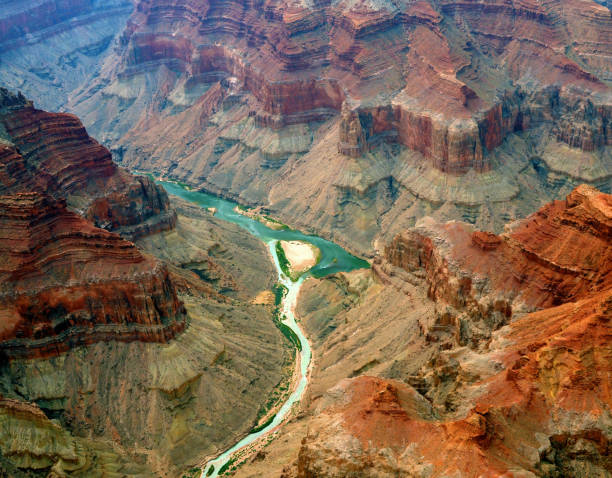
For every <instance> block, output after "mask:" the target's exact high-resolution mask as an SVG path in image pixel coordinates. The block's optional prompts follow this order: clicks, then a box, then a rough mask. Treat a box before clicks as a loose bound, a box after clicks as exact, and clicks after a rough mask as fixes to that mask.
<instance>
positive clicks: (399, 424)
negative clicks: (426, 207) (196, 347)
mask: <svg viewBox="0 0 612 478" xmlns="http://www.w3.org/2000/svg"><path fill="white" fill-rule="evenodd" d="M424 229H425V227H423V226H422V227H421V228H420V230H421V234H419V233H413V234H404V235H401V236H399V237H397V238H396V239H395V240H394V241H393V243H392V244H391V245H390V246H389V247H388V248H387V250H386V258H387V260H388V261H390V262H392V263H393V264H395V265H397V266H398V267H401V268H403V269H405V270H409V271H416V272H418V270H422V269H424V270H425V274H426V280H427V282H428V283H429V285H430V292H431V294H432V297H434V298H435V299H436V300H437V301H438V302H441V301H445V300H446V301H452V302H453V305H454V306H455V307H457V308H460V309H463V310H468V311H469V309H470V307H471V306H472V305H474V304H476V303H477V301H476V300H473V299H474V298H476V299H479V297H477V296H478V294H477V292H476V291H474V290H472V279H474V278H475V277H476V275H477V274H481V275H484V276H485V277H486V278H487V281H488V287H490V288H491V289H493V290H494V291H495V292H496V293H498V294H501V295H503V294H506V296H508V295H510V294H517V295H518V296H519V297H522V298H523V300H525V301H528V302H531V303H532V304H538V305H539V306H542V307H545V308H544V309H543V310H539V311H535V312H532V313H530V314H527V315H523V316H522V317H520V318H518V319H517V320H514V321H513V322H511V323H510V324H509V325H508V326H507V327H505V328H503V329H501V330H498V331H496V332H493V334H492V335H491V339H490V340H487V346H486V347H484V348H483V349H481V350H480V352H479V353H475V352H474V351H470V352H469V353H465V348H463V349H452V348H451V349H449V350H448V352H447V355H446V356H445V357H446V362H445V361H444V360H443V357H442V355H444V353H445V352H441V353H440V355H438V359H439V360H432V361H431V362H430V363H428V364H427V365H426V366H425V367H424V373H426V372H429V373H431V372H434V377H435V380H434V382H433V383H430V387H431V388H432V389H435V390H437V391H436V392H435V393H439V394H442V395H443V396H444V395H445V394H448V390H449V389H454V390H455V392H454V393H455V395H454V396H453V398H452V401H453V402H454V403H456V404H459V405H460V407H459V409H458V410H457V409H454V411H452V412H449V413H446V414H444V413H443V414H440V413H439V410H438V413H437V414H436V413H434V412H433V411H432V408H431V405H430V402H429V401H427V400H425V399H424V397H423V396H421V395H420V394H419V393H417V392H416V391H415V390H414V389H412V388H411V387H409V386H407V385H406V384H404V383H400V382H396V381H392V380H386V379H382V378H374V377H366V376H362V377H358V378H355V379H347V380H344V381H342V382H341V383H340V384H339V385H338V386H337V387H335V388H334V389H332V390H330V392H329V393H328V396H327V397H325V398H324V399H323V400H322V401H321V402H320V403H321V405H319V409H318V411H317V412H318V413H317V416H316V417H315V418H313V419H312V421H311V422H310V424H309V427H308V428H309V432H308V436H307V437H306V438H305V439H304V440H303V442H302V447H301V449H300V453H299V459H298V476H300V477H314V476H317V477H332V476H349V475H359V476H364V477H370V476H371V477H374V476H398V475H400V476H403V475H406V476H421V475H423V474H426V476H432V477H438V476H460V477H477V476H523V475H525V474H529V473H532V474H535V475H536V476H608V475H609V474H610V473H612V461H610V438H609V432H610V429H611V428H610V427H611V423H610V418H609V417H610V412H611V411H612V391H611V389H610V380H609V376H610V374H611V373H612V262H611V259H612V196H610V195H607V194H602V193H600V192H598V191H597V190H594V189H593V188H589V187H584V186H583V187H580V188H578V189H576V190H574V191H573V192H572V193H571V194H570V195H569V196H568V197H567V200H566V201H558V202H555V203H552V204H549V205H547V206H545V207H544V208H542V209H541V210H540V211H538V212H537V213H536V214H534V215H532V216H530V217H529V218H527V219H526V220H524V221H522V222H520V223H519V224H517V225H514V227H512V228H511V230H510V231H509V232H507V233H506V234H504V235H502V236H501V237H498V236H495V235H493V234H485V233H479V232H476V233H470V231H469V229H468V228H465V227H460V225H459V224H457V223H454V224H447V225H446V226H444V227H437V228H436V227H434V226H432V225H429V226H428V228H427V229H428V230H429V234H427V235H423V234H422V231H423V230H424ZM443 237H446V238H447V239H446V240H443ZM380 267H381V266H379V268H380ZM379 274H380V275H381V277H384V272H383V271H382V270H380V269H379ZM444 284H446V287H444ZM480 287H481V288H482V284H481V285H480ZM458 299H463V300H458ZM559 303H561V305H556V304H559ZM472 320H474V321H475V322H476V321H478V320H479V319H478V317H476V316H473V317H472ZM424 353H426V351H424ZM450 357H452V359H453V360H454V362H453V365H451V363H450V362H449V361H448V360H450ZM436 364H438V365H440V364H441V365H442V368H440V369H439V370H437V371H436V370H435V368H436ZM445 364H446V365H445ZM444 366H446V368H444ZM430 369H434V370H430ZM457 369H458V370H460V371H463V372H466V371H468V370H469V371H470V373H463V374H462V376H461V377H459V376H458V375H457V371H456V370H457ZM454 381H458V385H459V388H454V385H453V382H454ZM455 385H456V384H455ZM431 392H432V390H430V391H429V392H428V396H430V395H431ZM448 400H450V397H449V398H448ZM530 476H531V475H530Z"/></svg>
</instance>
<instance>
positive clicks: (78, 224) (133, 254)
mask: <svg viewBox="0 0 612 478" xmlns="http://www.w3.org/2000/svg"><path fill="white" fill-rule="evenodd" d="M0 222H1V224H2V238H1V241H0V256H1V257H2V258H3V260H2V262H3V267H2V270H1V275H2V291H1V298H0V304H1V306H0V308H1V312H0V316H1V317H2V318H3V321H2V322H3V323H2V334H0V351H1V352H2V354H3V355H4V357H32V356H34V357H40V356H44V355H57V354H59V353H61V352H65V351H66V350H69V349H71V348H73V347H78V346H79V345H83V344H90V343H94V342H98V341H103V340H126V341H131V340H141V341H155V342H167V341H168V340H170V339H171V338H172V337H174V336H175V335H176V334H177V333H178V332H180V331H182V330H183V329H184V327H185V311H184V307H183V305H182V304H181V302H180V301H179V299H178V297H177V293H176V290H175V288H174V285H173V284H172V282H171V280H170V277H169V274H168V270H167V269H166V268H165V266H163V265H162V264H161V263H159V262H158V261H155V260H154V259H153V258H151V257H147V256H144V255H142V254H141V253H140V251H138V249H136V247H135V246H134V244H132V243H130V242H127V241H126V240H124V239H121V238H120V237H119V236H118V235H116V234H114V233H111V232H107V231H104V230H102V229H98V228H96V227H94V226H93V225H92V224H91V223H89V222H87V221H86V220H85V219H83V218H82V217H80V216H78V215H77V214H75V213H72V212H69V211H68V210H67V209H66V206H65V203H64V202H62V201H58V200H55V199H52V198H49V197H48V196H44V195H42V194H40V193H35V192H33V193H17V194H15V195H6V196H0Z"/></svg>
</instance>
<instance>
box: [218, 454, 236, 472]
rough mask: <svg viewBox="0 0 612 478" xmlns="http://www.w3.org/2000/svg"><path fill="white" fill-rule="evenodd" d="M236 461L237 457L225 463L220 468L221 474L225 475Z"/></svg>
mask: <svg viewBox="0 0 612 478" xmlns="http://www.w3.org/2000/svg"><path fill="white" fill-rule="evenodd" d="M235 461H236V459H235V458H230V459H229V460H228V462H227V463H226V464H225V465H223V466H222V467H221V468H219V475H223V474H224V473H225V472H226V471H227V470H229V467H230V466H232V465H233V464H234V462H235Z"/></svg>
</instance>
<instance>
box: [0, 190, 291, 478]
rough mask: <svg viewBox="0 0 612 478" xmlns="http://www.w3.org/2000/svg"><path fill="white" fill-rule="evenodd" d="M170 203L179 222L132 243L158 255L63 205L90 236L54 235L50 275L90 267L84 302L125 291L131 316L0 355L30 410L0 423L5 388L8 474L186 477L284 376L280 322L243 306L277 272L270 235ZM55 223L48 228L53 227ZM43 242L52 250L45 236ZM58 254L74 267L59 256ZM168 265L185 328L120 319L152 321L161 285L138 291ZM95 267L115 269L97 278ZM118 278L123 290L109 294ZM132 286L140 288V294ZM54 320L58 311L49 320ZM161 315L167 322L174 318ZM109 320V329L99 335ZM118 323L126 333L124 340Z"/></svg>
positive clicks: (8, 383) (240, 427) (5, 376)
mask: <svg viewBox="0 0 612 478" xmlns="http://www.w3.org/2000/svg"><path fill="white" fill-rule="evenodd" d="M174 205H175V206H176V207H177V209H178V210H179V218H178V221H177V225H176V227H175V228H174V229H173V230H169V231H163V232H159V233H156V234H152V235H149V236H145V237H142V238H140V239H139V240H138V242H137V243H138V247H139V248H141V249H143V250H147V251H150V252H155V254H157V255H158V257H159V260H163V261H164V264H165V265H164V266H161V265H160V264H159V262H158V261H157V260H154V259H152V258H151V257H150V256H148V255H145V254H143V253H140V252H138V250H136V249H135V248H134V246H133V245H132V244H131V243H127V242H126V241H124V240H122V239H120V238H119V237H118V236H116V235H115V234H113V233H109V232H106V231H103V230H100V229H96V228H94V227H93V226H92V225H91V224H89V225H86V226H83V227H82V225H80V222H84V221H83V220H82V219H81V218H79V217H78V216H75V215H73V214H72V213H67V212H65V210H64V216H67V218H68V219H69V220H70V221H71V223H70V224H71V225H73V226H75V227H78V228H79V229H78V231H83V232H85V233H86V235H84V234H80V235H79V234H71V235H68V236H67V235H66V234H62V235H61V236H60V235H59V234H57V235H56V236H57V237H58V241H59V243H60V245H61V251H63V254H60V253H58V254H54V255H53V256H51V257H48V256H47V262H49V261H51V262H50V263H51V264H52V265H53V269H52V270H51V267H47V269H46V270H47V271H48V272H50V273H52V274H53V275H52V277H50V278H48V279H45V280H48V281H52V280H59V279H60V276H61V275H62V274H63V275H64V276H66V275H72V277H80V278H85V279H88V278H91V277H93V278H94V282H93V283H89V284H88V290H89V291H91V296H92V297H91V299H92V300H91V302H93V305H95V304H96V303H97V304H100V306H99V307H93V308H92V310H93V312H95V313H97V312H98V311H99V310H104V311H108V312H109V314H112V313H114V312H115V311H117V312H119V308H120V307H123V306H124V305H125V302H124V301H127V302H128V303H127V305H128V306H130V309H129V311H128V312H129V315H126V316H125V320H124V322H125V323H116V324H115V323H114V324H102V325H100V326H99V327H98V328H93V327H92V328H86V329H85V330H79V333H80V334H81V335H82V336H83V337H87V334H88V333H89V334H91V335H92V336H93V334H97V335H96V339H97V340H96V341H94V343H91V344H88V346H86V347H77V346H75V345H77V344H78V343H82V341H80V342H79V341H78V340H74V339H73V340H71V342H70V345H71V346H70V348H69V349H68V350H66V351H65V352H64V353H61V354H59V355H58V354H46V356H45V357H36V358H34V359H33V358H19V357H12V358H11V360H2V361H0V395H3V396H4V397H5V398H6V399H10V400H13V401H15V402H17V404H18V405H19V406H20V407H21V408H22V409H25V410H32V411H33V412H37V413H29V414H22V415H21V416H20V419H14V418H13V417H12V416H9V417H8V418H6V420H5V415H4V409H3V407H4V402H3V400H2V399H0V422H1V424H2V426H0V453H1V456H0V469H3V467H5V466H6V468H7V469H8V470H9V476H16V477H18V478H19V477H21V476H22V475H20V474H12V473H11V471H12V469H11V468H10V466H12V467H15V468H16V466H19V467H21V469H22V470H23V474H24V475H23V476H31V475H34V474H36V473H38V474H45V475H46V474H49V473H51V472H54V473H56V474H58V475H60V476H61V475H62V474H68V475H75V476H100V475H104V476H109V477H116V478H119V477H122V476H123V477H125V476H134V477H142V476H183V475H184V474H189V473H188V470H189V471H191V470H192V469H193V468H194V466H197V465H199V464H200V463H201V462H202V461H203V460H205V458H206V457H207V456H209V455H216V454H218V453H220V452H221V451H222V449H224V448H226V447H229V446H231V444H232V443H234V442H236V441H237V440H239V439H240V438H241V437H242V436H243V435H244V434H245V433H247V432H248V430H250V428H252V427H253V426H254V423H255V422H256V421H257V419H258V417H257V415H258V411H259V410H260V408H261V407H263V406H264V405H265V402H266V401H267V400H268V398H269V396H270V394H271V393H272V391H273V390H274V388H275V387H277V386H278V384H279V382H280V381H281V380H283V383H285V381H286V380H288V377H289V376H290V374H291V370H292V365H293V352H292V349H291V348H290V343H289V342H288V341H287V340H286V339H285V338H284V336H283V335H282V334H281V333H280V332H279V331H278V329H277V328H276V327H275V325H274V323H273V321H272V320H271V310H270V308H268V307H265V306H261V305H252V304H251V303H250V302H251V300H252V299H253V297H255V296H256V295H257V294H258V293H260V292H261V291H262V290H264V289H267V288H269V287H270V286H271V285H272V284H273V281H274V269H273V265H272V264H271V262H270V261H269V259H268V256H267V253H266V248H265V245H264V244H263V243H261V241H259V240H258V239H256V238H254V237H253V236H251V235H250V234H249V233H248V232H246V231H244V230H242V229H241V228H239V227H238V226H236V225H234V224H231V223H227V222H225V221H222V220H219V219H216V218H215V217H213V216H212V215H211V214H210V213H209V212H208V211H206V210H203V209H201V208H199V207H197V206H193V205H189V204H186V203H182V202H176V203H174ZM64 216H61V217H62V218H63V217H64ZM59 222H60V221H59V220H57V219H56V220H55V221H52V222H51V224H50V226H52V227H54V228H55V229H56V230H57V229H59V228H60V227H59V226H60V224H59ZM65 223H66V220H65V219H62V224H64V225H65ZM40 229H41V228H39V229H38V231H39V232H40ZM2 230H4V227H3V228H2ZM82 242H87V243H89V244H91V248H90V249H88V248H87V247H85V246H82V245H81V243H82ZM113 244H114V247H111V246H113ZM12 245H14V243H13V244H12ZM96 246H104V247H96ZM40 249H41V251H42V252H43V253H46V252H47V251H56V252H57V250H56V249H55V248H53V247H52V245H45V246H43V247H41V248H40ZM61 251H60V252H61ZM11 257H12V256H11ZM22 257H26V258H27V257H30V256H29V255H28V254H22ZM55 257H57V260H55V261H53V258H55ZM96 258H98V262H96V260H97V259H96ZM67 259H72V262H73V263H74V267H73V268H70V269H68V268H67V267H64V264H63V261H64V260H67ZM85 259H87V260H88V263H89V262H91V263H92V266H91V268H90V267H87V266H82V263H81V262H80V260H85ZM100 263H102V264H100ZM38 264H40V261H39V263H38ZM43 266H44V263H43V264H42V265H41V267H43ZM145 266H147V267H148V268H151V267H152V268H153V270H150V274H149V275H147V273H144V274H140V275H136V277H135V279H134V280H137V281H138V282H135V283H132V282H131V281H130V277H129V276H128V277H127V278H126V277H124V276H126V275H127V274H128V273H130V271H132V272H135V273H136V274H138V273H140V272H142V271H141V269H144V268H145ZM109 269H110V270H109ZM166 269H167V270H168V271H169V273H170V278H171V281H172V284H173V290H176V294H178V297H179V298H180V300H181V302H182V303H184V307H185V309H186V310H187V317H188V320H187V323H186V327H185V330H184V331H183V332H182V333H180V334H177V335H176V336H174V337H173V339H172V340H166V341H161V342H158V341H157V340H156V335H155V334H157V333H160V332H161V331H160V330H159V328H158V327H156V325H155V324H154V323H151V324H147V325H139V324H131V323H129V321H130V320H132V319H135V318H136V317H137V316H139V317H144V315H145V314H150V315H151V322H153V319H154V317H155V315H156V314H157V312H156V308H155V305H156V304H155V301H156V300H157V298H158V296H159V295H160V294H161V293H162V291H161V289H158V290H152V291H150V290H144V289H145V288H146V287H148V284H149V283H150V280H149V279H148V277H149V276H150V277H152V278H153V279H154V276H155V274H157V275H158V276H159V278H160V282H163V278H164V276H163V275H162V274H161V272H162V271H164V270H166ZM139 271H140V272H139ZM155 271H157V272H155ZM100 274H104V275H106V276H108V277H111V278H114V280H113V281H111V282H108V281H107V282H105V281H103V280H101V279H100ZM96 277H97V279H96ZM40 280H42V279H41V278H40V276H38V275H36V274H34V275H32V274H31V275H30V276H28V279H27V284H25V285H28V286H29V285H33V286H36V285H37V284H39V282H40ZM24 282H25V280H24ZM153 282H154V281H153ZM78 285H79V284H75V286H78ZM7 287H8V286H7ZM74 289H76V290H70V289H68V290H67V291H66V294H63V295H59V296H58V297H56V298H55V300H64V299H68V298H71V297H75V298H77V299H78V297H77V296H75V294H82V292H81V291H80V290H78V287H75V288H74ZM115 289H119V290H120V291H121V294H119V295H118V296H114V295H113V291H114V290H115ZM132 291H134V294H133V295H132ZM138 291H142V292H143V293H145V292H146V297H144V302H143V301H142V300H141V298H142V297H141V294H139V293H138ZM73 292H74V293H73ZM99 293H104V294H105V297H104V301H101V300H98V298H97V297H96V294H99ZM53 299H54V298H53V297H52V298H51V299H50V300H53ZM94 301H95V302H94ZM106 301H108V302H106ZM68 303H69V304H72V303H71V302H68ZM85 305H87V304H85ZM132 307H133V308H134V311H133V312H132V310H131V309H132ZM55 312H57V311H55ZM85 312H86V311H85ZM85 312H83V311H82V310H79V311H78V313H79V315H78V316H77V317H76V318H75V319H74V320H75V321H76V320H79V319H82V318H84V317H85ZM59 319H60V317H58V315H57V314H56V315H54V316H52V317H49V320H59ZM0 322H1V321H0ZM167 322H168V325H167V327H166V330H167V331H168V332H170V331H171V330H172V329H171V327H172V325H171V324H172V323H171V322H170V321H167ZM109 329H111V330H113V331H115V332H117V334H116V336H114V337H112V336H110V334H109V335H104V336H101V335H100V334H101V333H104V334H106V333H107V332H109ZM120 332H124V337H125V338H126V339H128V340H122V339H121V336H119V333H120ZM135 332H138V334H139V335H136V334H135ZM128 333H131V334H132V335H131V337H130V336H129V334H128ZM102 338H103V339H104V340H100V339H102ZM107 338H111V339H113V340H108V341H107V340H106V339H107ZM115 338H116V339H118V340H114V339H115ZM24 342H25V339H24ZM135 364H136V365H135ZM9 415H10V414H9ZM192 474H193V473H192Z"/></svg>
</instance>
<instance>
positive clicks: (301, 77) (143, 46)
mask: <svg viewBox="0 0 612 478" xmlns="http://www.w3.org/2000/svg"><path fill="white" fill-rule="evenodd" d="M563 25H572V29H568V28H565V27H564V26H563ZM610 32H612V20H611V19H610V16H609V11H607V10H606V9H605V7H602V6H600V5H598V4H596V3H594V2H590V1H589V2H586V3H585V2H581V1H579V0H572V1H571V2H569V3H567V2H561V1H558V0H555V1H553V2H549V3H547V4H546V5H541V4H540V3H537V2H533V1H524V2H501V1H494V2H488V3H486V4H484V3H482V2H476V1H465V2H455V1H450V0H448V1H447V0H444V1H434V2H427V1H419V2H412V3H407V4H391V3H389V4H386V3H384V2H379V3H371V2H370V3H365V2H361V1H350V2H349V1H342V2H337V3H332V4H328V3H320V2H319V3H315V4H313V5H307V4H305V3H299V2H298V3H295V2H294V3H290V4H287V3H286V2H275V1H269V2H266V3H257V2H255V3H253V2H246V3H240V2H235V1H231V0H230V1H216V0H215V1H212V2H198V1H193V0H141V1H140V2H139V3H138V7H137V10H136V12H135V13H134V14H133V16H132V18H131V20H130V24H129V26H128V28H127V29H126V31H125V32H124V34H123V35H122V41H121V43H122V49H121V50H120V51H119V53H118V54H119V57H118V58H117V61H118V66H117V67H116V68H115V69H114V71H113V72H108V74H107V76H106V77H105V78H104V80H101V81H104V82H108V81H111V82H113V81H115V80H116V79H119V80H120V79H121V78H124V76H125V75H129V76H133V75H141V74H148V72H150V71H154V70H159V71H162V70H161V68H162V67H164V68H169V69H170V70H172V72H173V74H172V75H169V76H164V78H163V79H161V80H160V81H162V83H163V87H162V88H161V90H162V91H164V93H163V94H162V96H164V95H166V96H168V95H169V94H170V92H171V91H172V90H173V88H175V87H176V86H177V85H181V87H182V85H183V84H186V83H185V82H188V83H189V84H190V85H193V84H197V83H209V82H215V81H218V80H219V79H220V78H223V77H227V76H232V77H236V78H238V79H239V81H240V83H241V84H242V85H244V89H245V91H246V92H248V93H249V94H250V95H252V97H254V98H255V99H256V102H254V103H252V104H251V111H250V113H251V114H253V115H255V116H257V118H258V124H260V125H261V126H269V127H274V128H278V127H282V126H284V125H287V124H292V123H300V122H311V121H320V120H325V119H328V118H329V117H330V116H333V115H337V114H338V113H340V109H341V105H342V102H343V101H344V100H345V99H346V100H350V102H351V104H355V105H356V107H355V108H354V109H355V113H356V114H357V115H358V116H360V117H361V118H362V119H363V118H364V116H367V115H368V114H372V118H373V120H374V124H373V125H370V124H367V125H366V124H363V123H362V124H361V127H362V129H365V130H367V129H370V128H372V129H373V130H378V131H379V132H380V131H382V130H386V131H387V132H389V134H387V135H386V136H385V139H386V140H388V139H389V138H392V139H396V140H397V141H399V142H400V143H402V144H403V145H405V146H406V147H408V148H410V149H413V150H416V151H419V152H420V153H422V154H423V156H424V157H425V158H426V159H427V160H428V161H429V162H430V163H431V164H432V165H433V166H434V167H436V168H438V169H440V170H442V171H445V172H448V173H453V174H463V173H465V172H466V171H468V170H469V169H475V170H476V171H479V172H482V171H487V170H489V169H490V168H491V164H490V159H489V158H488V152H490V151H491V150H493V149H495V148H496V147H498V146H499V145H500V144H502V142H503V141H504V139H505V138H506V137H507V136H508V135H510V134H512V133H514V132H515V131H521V130H525V129H529V128H531V127H534V126H537V125H540V124H542V122H545V123H547V124H549V125H552V127H554V129H555V133H554V134H555V136H556V137H557V138H558V140H559V141H563V142H565V143H567V144H569V145H570V146H572V147H575V148H580V149H582V150H585V151H592V150H594V149H598V148H601V147H603V146H605V145H609V144H610V141H611V140H610V138H609V133H608V129H609V126H608V124H609V121H610V90H609V88H608V87H607V86H606V85H605V84H604V81H605V80H607V79H608V76H609V72H608V70H609V68H606V59H607V58H609V56H610V54H612V43H611V42H610ZM564 52H565V53H564ZM164 71H165V70H164ZM602 80H604V81H602ZM156 81H157V80H156ZM526 85H529V86H526ZM500 92H502V93H500ZM590 93H594V95H590ZM151 95H152V97H151V100H152V102H153V103H154V104H155V105H156V106H157V107H159V109H160V110H163V108H164V104H165V103H164V102H163V100H164V98H158V99H155V96H156V95H157V93H156V92H154V91H151ZM89 99H90V97H89V95H85V96H84V98H83V101H85V102H88V101H89ZM78 101H80V99H79V98H77V102H78ZM90 104H91V105H92V106H93V105H94V102H90ZM84 108H85V109H87V107H84ZM154 109H155V108H154ZM147 111H148V113H147V114H150V113H151V109H148V110H147ZM374 111H377V112H380V111H386V114H385V115H384V116H385V117H384V118H383V117H381V116H378V115H375V114H373V112H374ZM245 113H249V112H245ZM379 120H380V121H382V124H380V123H379ZM341 121H342V120H341ZM355 124H356V123H355ZM130 126H131V125H130ZM126 127H127V126H126ZM125 132H126V131H125V130H122V131H119V134H124V133H125ZM345 133H346V132H345V131H344V129H343V127H341V128H340V135H341V136H340V138H339V143H340V146H339V148H340V151H341V152H344V151H345V152H346V153H347V154H348V155H350V156H354V155H357V154H358V152H359V151H361V153H363V151H365V149H364V148H363V147H359V148H357V149H355V148H354V147H352V146H351V147H348V149H347V147H346V144H348V143H347V142H346V137H345ZM377 139H378V138H377V136H376V135H372V136H369V135H368V134H367V133H366V140H367V142H368V143H371V142H375V141H377ZM343 145H344V146H343ZM366 149H367V148H366Z"/></svg>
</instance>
